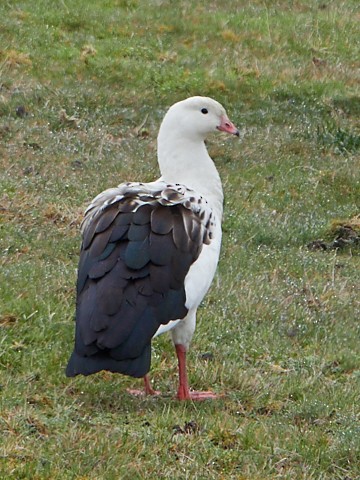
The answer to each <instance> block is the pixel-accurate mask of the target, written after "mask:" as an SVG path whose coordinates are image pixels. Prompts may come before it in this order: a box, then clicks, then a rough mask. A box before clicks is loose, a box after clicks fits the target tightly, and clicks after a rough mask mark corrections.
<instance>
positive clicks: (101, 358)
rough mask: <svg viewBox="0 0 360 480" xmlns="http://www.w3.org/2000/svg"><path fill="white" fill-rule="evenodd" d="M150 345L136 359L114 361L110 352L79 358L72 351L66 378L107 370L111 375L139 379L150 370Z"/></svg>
mask: <svg viewBox="0 0 360 480" xmlns="http://www.w3.org/2000/svg"><path fill="white" fill-rule="evenodd" d="M150 363H151V344H149V345H147V346H146V347H145V348H144V350H143V352H142V354H141V355H140V356H139V357H137V358H131V359H127V360H115V359H114V358H112V357H111V355H110V351H106V352H99V353H96V354H94V355H91V356H88V357H84V356H80V355H79V354H77V353H76V351H75V350H74V351H73V353H72V355H71V357H70V360H69V363H68V365H67V367H66V371H65V373H66V376H67V377H75V376H76V375H85V376H86V375H92V374H93V373H96V372H100V371H101V370H107V371H109V372H113V373H122V374H123V375H129V376H131V377H136V378H140V377H143V376H144V375H146V374H147V373H148V372H149V370H150Z"/></svg>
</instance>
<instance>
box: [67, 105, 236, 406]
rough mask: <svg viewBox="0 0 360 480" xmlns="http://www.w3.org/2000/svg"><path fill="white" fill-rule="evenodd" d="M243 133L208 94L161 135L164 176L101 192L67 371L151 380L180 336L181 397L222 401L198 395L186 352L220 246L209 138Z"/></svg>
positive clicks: (88, 218)
mask: <svg viewBox="0 0 360 480" xmlns="http://www.w3.org/2000/svg"><path fill="white" fill-rule="evenodd" d="M215 130H221V131H224V132H228V133H230V134H233V135H239V131H238V130H237V128H236V127H235V126H234V125H233V123H231V122H230V120H229V118H228V116H227V114H226V112H225V110H224V108H223V107H222V106H221V105H220V104H219V103H218V102H216V101H215V100H213V99H211V98H208V97H191V98H188V99H186V100H183V101H181V102H178V103H175V104H174V105H173V106H172V107H171V108H170V109H169V110H168V112H167V113H166V115H165V117H164V120H163V122H162V124H161V127H160V131H159V135H158V162H159V167H160V171H161V178H160V179H159V180H157V181H155V182H151V183H137V182H129V183H122V184H120V185H119V186H118V187H116V188H111V189H109V190H105V191H104V192H102V193H100V194H99V195H98V196H97V197H95V198H94V200H93V201H92V203H91V204H90V206H89V207H88V209H87V210H86V212H85V218H84V220H83V224H82V235H83V241H82V246H81V254H80V262H79V270H78V280H77V306H76V334H75V348H74V351H73V353H72V355H71V357H70V360H69V363H68V366H67V369H66V374H67V376H69V377H72V376H75V375H78V374H82V375H90V374H92V373H95V372H98V371H100V370H109V371H110V372H119V373H123V374H125V375H131V376H133V377H144V381H145V392H146V393H148V394H152V393H155V392H154V390H153V389H152V387H151V385H150V381H149V378H148V372H149V369H150V357H151V340H152V338H153V337H154V336H157V335H159V334H160V333H163V332H165V331H167V330H171V335H172V340H173V342H174V345H175V349H176V354H177V358H178V365H179V387H178V392H177V397H178V398H179V399H180V400H185V399H193V400H201V399H204V398H214V397H216V396H215V395H214V394H213V393H212V392H195V391H191V390H190V389H189V386H188V381H187V373H186V352H187V350H188V348H189V345H190V341H191V338H192V336H193V333H194V330H195V323H196V310H197V308H198V306H199V304H200V302H201V300H202V299H203V297H204V295H205V294H206V292H207V290H208V289H209V287H210V284H211V282H212V279H213V276H214V274H215V270H216V267H217V263H218V258H219V252H220V244H221V218H222V210H223V191H222V186H221V180H220V177H219V174H218V172H217V170H216V167H215V165H214V163H213V161H212V159H211V158H210V156H209V154H208V152H207V149H206V146H205V143H204V140H205V137H206V136H207V135H208V134H209V133H211V132H213V131H215Z"/></svg>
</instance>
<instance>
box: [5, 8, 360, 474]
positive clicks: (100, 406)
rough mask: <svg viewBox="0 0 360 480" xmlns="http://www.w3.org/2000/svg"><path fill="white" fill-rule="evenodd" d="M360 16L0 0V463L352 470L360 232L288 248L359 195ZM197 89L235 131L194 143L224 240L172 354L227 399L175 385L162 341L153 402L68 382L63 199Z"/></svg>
mask: <svg viewBox="0 0 360 480" xmlns="http://www.w3.org/2000/svg"><path fill="white" fill-rule="evenodd" d="M75 3H76V5H75ZM359 15H360V11H359V8H358V2H356V1H355V0H349V1H347V2H337V1H329V2H322V1H316V0H313V1H310V0H308V1H306V0H295V1H293V2H288V1H285V0H277V1H276V2H267V1H265V2H264V1H253V2H247V1H239V2H221V1H218V2H214V1H212V2H204V1H200V2H192V1H190V0H183V1H181V2H176V3H175V2H171V1H152V2H143V1H142V0H117V1H116V0H112V1H110V0H107V1H102V2H100V1H98V0H96V1H93V2H85V1H78V2H74V5H72V3H71V2H67V1H66V0H65V1H61V2H58V3H54V2H49V1H47V0H40V1H36V2H35V1H33V0H28V1H18V2H16V4H13V3H11V2H2V4H1V5H0V18H1V20H0V26H1V28H0V39H1V42H0V45H1V50H0V75H1V77H0V138H1V143H0V158H1V160H0V162H1V172H2V173H1V193H0V212H1V218H0V233H1V235H0V251H1V258H0V264H1V270H0V299H1V300H0V328H1V333H2V335H1V342H0V384H1V390H0V401H1V408H0V428H1V436H2V441H1V447H0V476H1V478H7V479H48V478H51V479H62V480H63V479H73V478H79V479H83V480H85V479H99V478H101V479H102V478H103V479H107V480H108V479H119V478H121V479H131V480H132V479H136V478H139V479H141V478H159V477H161V478H174V479H185V478H194V479H205V478H207V479H240V480H250V479H251V480H257V479H259V480H260V479H275V478H282V479H291V480H293V479H321V480H330V479H331V480H333V479H338V480H340V479H341V480H345V479H346V480H355V479H358V478H360V468H359V464H360V440H359V439H360V430H359V413H360V412H359V405H360V385H359V380H360V362H359V361H360V351H359V322H358V319H359V315H360V303H359V285H360V277H359V247H358V244H354V245H351V246H349V247H347V248H345V249H344V250H327V251H322V250H314V251H313V250H309V249H308V248H307V244H308V243H310V242H312V241H314V240H319V239H326V240H330V239H329V235H331V232H332V231H333V230H332V229H333V225H334V224H336V223H337V222H339V221H340V220H341V221H342V222H346V219H349V221H351V219H352V218H354V217H355V216H356V215H357V214H358V213H359V194H360V184H359V174H358V172H359V166H360V162H359V160H360V157H359V138H360V131H359V123H358V119H359V109H360V89H359V48H358V20H359ZM195 94H202V95H209V96H213V97H215V98H216V99H218V100H219V101H220V102H222V103H223V104H224V105H225V106H226V107H227V110H228V113H229V115H230V118H232V120H233V121H234V123H236V124H237V125H238V126H239V127H240V128H241V130H242V138H241V142H240V143H238V142H237V141H236V139H228V138H225V137H220V136H214V137H212V138H211V139H209V142H208V145H209V150H210V152H211V154H212V156H213V158H215V160H216V163H217V165H218V168H219V170H220V173H221V176H222V179H223V183H224V188H225V194H226V200H225V218H224V243H223V249H222V255H221V262H220V265H219V269H218V274H217V277H216V279H215V282H214V284H213V286H212V289H211V291H210V292H209V294H208V296H207V297H206V299H205V301H204V303H203V305H202V308H201V310H200V312H199V323H198V327H197V330H196V334H195V336H194V340H193V345H192V350H191V353H190V365H189V368H190V371H189V375H190V380H191V384H192V386H193V387H194V388H198V389H201V388H202V389H208V388H212V389H213V390H214V391H217V392H225V393H226V396H225V397H224V399H223V400H221V401H215V402H205V403H202V404H192V403H179V402H176V401H174V400H173V399H172V394H173V392H174V391H175V388H176V365H175V360H174V353H173V348H172V346H171V344H170V342H169V340H168V338H166V337H162V338H159V339H158V340H156V341H155V342H154V345H153V364H152V375H153V379H154V385H155V386H156V388H158V389H160V390H161V391H162V392H163V395H162V396H161V397H160V398H156V399H152V398H146V399H137V398H131V397H130V396H129V395H128V394H127V393H126V388H127V387H130V386H134V385H136V384H137V382H136V380H134V379H131V378H126V377H120V376H116V375H111V374H108V373H102V374H99V375H96V376H92V377H89V378H76V379H73V380H69V379H66V378H65V376H64V367H65V365H66V361H67V358H68V356H69V353H70V351H71V349H72V342H73V328H74V325H73V315H74V286H75V279H76V267H77V259H78V249H79V223H80V221H81V215H82V211H83V209H84V207H85V206H86V204H87V203H88V202H89V200H90V199H91V198H92V197H93V196H95V194H97V193H98V192H99V191H101V190H102V189H105V188H107V187H109V186H112V185H116V184H118V183H120V182H121V181H123V180H140V179H141V180H152V179H154V178H155V177H156V175H157V165H156V151H155V144H154V141H155V139H156V134H157V129H158V126H159V123H160V121H161V118H162V116H163V114H164V112H165V111H166V108H167V107H168V106H169V105H170V104H172V103H173V102H174V101H176V100H179V99H181V98H184V97H186V96H189V95H195ZM144 121H145V123H144Z"/></svg>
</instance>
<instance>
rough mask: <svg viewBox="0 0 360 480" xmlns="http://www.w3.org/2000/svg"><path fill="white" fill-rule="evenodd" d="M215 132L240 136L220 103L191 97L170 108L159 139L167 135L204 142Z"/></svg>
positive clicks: (210, 99)
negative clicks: (219, 131)
mask: <svg viewBox="0 0 360 480" xmlns="http://www.w3.org/2000/svg"><path fill="white" fill-rule="evenodd" d="M215 130H221V131H224V132H228V133H230V134H233V135H237V136H239V131H238V129H237V128H236V127H235V126H234V124H233V123H232V122H231V121H230V120H229V118H228V116H227V114H226V111H225V109H224V107H223V106H222V105H221V104H220V103H219V102H217V101H216V100H213V99H212V98H209V97H190V98H187V99H186V100H182V101H181V102H177V103H175V104H174V105H172V107H170V108H169V110H168V112H167V113H166V115H165V117H164V120H163V122H162V124H161V127H160V132H159V138H162V137H163V134H167V135H171V136H175V137H182V138H183V139H184V140H188V141H194V140H201V141H203V140H204V139H205V138H206V137H207V135H208V134H210V133H211V132H213V131H215ZM170 132H171V133H170Z"/></svg>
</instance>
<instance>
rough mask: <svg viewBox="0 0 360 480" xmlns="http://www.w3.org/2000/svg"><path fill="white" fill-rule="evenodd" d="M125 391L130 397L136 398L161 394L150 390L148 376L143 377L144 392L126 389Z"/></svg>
mask: <svg viewBox="0 0 360 480" xmlns="http://www.w3.org/2000/svg"><path fill="white" fill-rule="evenodd" d="M126 391H127V392H128V393H130V395H135V396H136V397H143V396H145V395H161V392H159V390H154V389H153V388H152V386H151V383H150V378H149V375H145V377H144V390H138V389H136V388H127V389H126Z"/></svg>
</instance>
